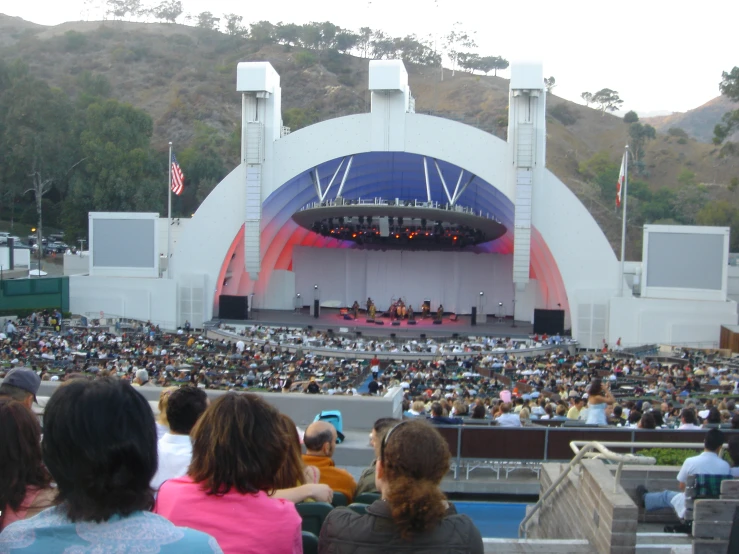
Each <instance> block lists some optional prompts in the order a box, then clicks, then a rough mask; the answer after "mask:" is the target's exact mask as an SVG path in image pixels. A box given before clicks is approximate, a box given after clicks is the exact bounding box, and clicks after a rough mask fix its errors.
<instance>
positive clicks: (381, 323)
mask: <svg viewBox="0 0 739 554" xmlns="http://www.w3.org/2000/svg"><path fill="white" fill-rule="evenodd" d="M375 325H385V322H384V321H375Z"/></svg>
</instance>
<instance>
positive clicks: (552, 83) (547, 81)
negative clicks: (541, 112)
mask: <svg viewBox="0 0 739 554" xmlns="http://www.w3.org/2000/svg"><path fill="white" fill-rule="evenodd" d="M544 86H545V87H547V93H551V92H552V90H553V89H554V87H556V86H557V80H556V79H555V78H554V77H545V78H544Z"/></svg>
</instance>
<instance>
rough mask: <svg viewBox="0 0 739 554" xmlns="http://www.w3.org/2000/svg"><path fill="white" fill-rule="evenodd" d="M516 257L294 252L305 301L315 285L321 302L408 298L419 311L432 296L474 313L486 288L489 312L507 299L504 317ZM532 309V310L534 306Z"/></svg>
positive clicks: (380, 302) (380, 304) (434, 303)
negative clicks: (512, 264) (473, 307)
mask: <svg viewBox="0 0 739 554" xmlns="http://www.w3.org/2000/svg"><path fill="white" fill-rule="evenodd" d="M511 263H512V258H511V256H506V255H500V254H474V253H471V252H403V251H400V250H395V251H394V250H389V251H385V252H383V251H381V250H358V249H341V248H310V247H303V246H296V247H295V249H294V251H293V268H294V270H295V292H296V293H300V294H301V296H302V298H303V299H304V304H310V303H311V302H312V301H313V286H314V285H315V284H317V285H318V286H319V290H320V300H321V304H322V305H334V306H351V305H352V304H353V303H354V301H355V300H356V301H358V302H359V304H360V305H361V306H364V303H365V301H366V300H367V297H368V296H369V297H371V298H372V299H373V301H374V302H375V305H376V306H377V309H378V310H386V309H387V308H388V307H389V306H390V303H391V301H392V300H393V299H397V298H403V299H404V300H405V302H406V303H407V304H411V305H412V306H413V309H414V311H415V312H420V306H421V304H422V302H423V301H424V300H425V299H426V298H428V299H429V300H431V307H432V310H436V308H437V307H438V306H439V304H440V303H441V304H443V305H444V310H445V311H447V312H457V313H461V314H469V313H470V312H471V309H472V306H476V307H478V309H479V307H480V306H479V301H480V298H479V296H480V292H481V291H482V292H484V293H485V294H484V304H485V306H484V309H485V312H486V313H489V314H497V311H498V302H503V311H504V314H505V315H512V313H513V287H512V286H511V279H510V274H511ZM532 313H533V309H532Z"/></svg>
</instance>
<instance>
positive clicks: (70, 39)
mask: <svg viewBox="0 0 739 554" xmlns="http://www.w3.org/2000/svg"><path fill="white" fill-rule="evenodd" d="M86 45H87V37H86V36H85V35H83V34H82V33H78V32H77V31H67V32H66V33H64V51H65V52H78V51H79V50H82V49H83V48H84V47H85V46H86Z"/></svg>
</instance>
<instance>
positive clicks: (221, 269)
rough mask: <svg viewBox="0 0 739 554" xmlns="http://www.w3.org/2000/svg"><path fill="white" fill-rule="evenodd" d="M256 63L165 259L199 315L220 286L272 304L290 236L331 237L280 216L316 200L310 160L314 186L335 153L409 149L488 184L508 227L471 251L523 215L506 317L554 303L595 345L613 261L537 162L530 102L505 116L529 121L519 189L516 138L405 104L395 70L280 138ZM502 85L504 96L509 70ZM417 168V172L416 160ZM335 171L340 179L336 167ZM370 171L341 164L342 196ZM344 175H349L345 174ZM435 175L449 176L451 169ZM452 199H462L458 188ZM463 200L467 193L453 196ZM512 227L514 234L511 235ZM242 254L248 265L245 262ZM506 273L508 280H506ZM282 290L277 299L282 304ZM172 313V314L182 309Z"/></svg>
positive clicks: (310, 240) (526, 315)
mask: <svg viewBox="0 0 739 554" xmlns="http://www.w3.org/2000/svg"><path fill="white" fill-rule="evenodd" d="M396 63H398V64H399V63H400V62H396ZM267 65H268V64H267ZM400 65H401V66H402V64H400ZM242 66H249V67H248V68H246V69H250V68H253V66H252V64H240V68H239V70H240V71H241V70H242ZM246 69H245V70H246ZM259 69H260V71H262V73H263V74H264V75H266V78H265V79H263V80H262V81H261V82H257V83H256V84H255V83H254V82H249V83H248V84H246V85H244V84H243V83H244V82H245V81H240V86H239V90H241V91H242V92H243V93H244V97H245V100H244V104H245V107H247V106H251V104H248V102H249V101H251V100H248V99H247V97H249V98H251V97H252V96H253V102H254V106H256V110H255V112H254V113H256V116H255V117H256V121H251V120H250V117H252V116H251V115H249V114H251V112H252V110H251V108H250V107H249V110H248V111H249V114H247V113H246V112H247V109H246V108H245V114H244V122H243V123H244V129H245V132H244V142H245V145H244V146H243V147H242V163H241V164H240V165H239V166H238V167H237V168H236V169H234V170H233V171H232V172H231V173H230V174H229V175H228V176H227V177H226V178H225V179H224V180H223V181H222V182H221V183H219V184H218V186H217V187H216V188H215V189H214V190H213V192H212V193H211V194H210V195H209V196H208V198H206V200H205V201H204V202H203V203H202V205H201V206H200V208H199V209H198V210H197V212H196V213H195V214H194V216H193V218H192V221H191V222H190V224H189V225H188V226H187V228H186V229H185V231H184V233H183V235H182V237H181V239H180V240H179V242H178V244H177V247H176V249H175V251H174V252H173V255H172V259H171V261H170V272H169V276H170V278H173V279H175V280H177V282H178V286H179V289H180V290H181V291H184V290H188V289H198V290H200V289H201V288H202V290H203V298H202V301H203V312H202V317H203V319H204V320H208V319H210V318H211V317H214V316H217V305H218V296H219V295H220V294H241V295H243V294H254V295H256V296H257V297H260V298H261V299H260V305H261V306H262V307H265V308H282V307H284V306H282V305H281V302H279V301H276V300H275V298H274V295H273V294H272V293H271V292H270V286H271V285H270V283H271V282H272V281H273V280H275V279H276V274H275V272H277V271H279V272H282V271H289V269H290V268H291V264H290V263H289V260H290V258H291V252H292V248H293V247H294V246H295V245H296V244H312V245H317V246H338V244H337V241H333V243H331V242H330V241H331V239H325V238H323V237H319V236H318V235H315V234H314V233H311V232H308V231H306V230H305V229H302V228H300V227H298V226H297V225H296V224H295V223H293V222H292V221H291V220H290V216H291V215H292V213H294V211H296V210H297V209H299V208H300V207H302V206H303V205H306V204H308V203H310V202H311V201H313V199H317V194H316V193H315V192H314V191H312V190H310V189H312V188H313V185H312V183H311V179H312V177H311V175H310V172H311V171H314V170H315V169H316V168H319V173H320V178H321V179H322V180H323V181H324V182H323V185H322V186H323V188H324V189H325V187H326V184H327V183H328V181H329V180H330V178H331V176H332V175H331V173H332V171H331V170H332V169H333V168H335V167H337V164H338V163H339V162H338V161H339V160H346V159H349V158H350V157H351V156H357V159H359V158H358V157H359V156H360V155H375V156H377V160H378V163H380V164H381V163H384V162H383V160H386V159H387V156H399V157H401V158H398V159H401V161H402V160H411V161H412V158H411V156H416V157H418V159H421V157H426V158H427V159H428V160H429V163H430V164H431V167H430V171H431V172H434V169H433V162H432V160H440V161H441V162H443V163H444V164H446V165H445V167H449V168H451V167H454V168H459V169H461V170H464V171H466V172H468V174H472V175H474V176H476V178H477V184H476V186H477V187H479V190H480V191H485V190H487V189H485V187H490V188H491V189H494V190H490V191H489V193H490V195H489V198H488V199H487V200H486V202H488V205H489V206H493V205H494V206H495V207H494V210H495V213H496V217H498V219H499V220H500V221H502V222H503V223H504V224H505V225H506V226H507V227H508V230H509V232H508V233H506V235H505V236H504V237H503V238H501V239H499V241H501V242H500V244H494V243H493V245H491V246H490V247H489V248H487V250H486V249H485V248H483V249H478V251H480V252H485V251H488V252H493V251H495V252H501V253H507V254H512V252H513V249H514V244H515V245H516V247H517V248H518V247H519V246H518V245H519V242H518V239H516V234H517V233H519V229H524V230H525V229H526V225H528V227H529V228H530V239H529V242H528V243H526V244H529V245H530V246H529V249H530V256H529V257H528V258H525V259H526V260H528V261H529V262H530V274H531V276H533V278H534V280H533V281H532V282H530V283H527V282H525V280H524V282H521V281H520V280H519V281H517V283H519V284H518V285H515V289H516V292H515V295H516V304H515V310H516V313H515V315H516V318H517V319H521V320H530V319H531V317H532V315H533V310H534V308H545V309H558V308H559V307H561V308H562V309H564V310H565V311H566V325H567V326H568V327H570V326H571V328H572V331H573V336H575V337H576V338H578V339H579V340H580V341H581V342H582V343H583V344H584V345H585V346H594V347H597V346H599V344H600V342H602V340H603V339H604V338H605V337H606V333H607V329H606V326H607V321H608V313H607V312H608V302H609V299H610V298H611V297H612V296H613V294H614V292H615V291H616V290H617V288H618V287H617V279H618V263H617V260H616V256H615V255H614V252H613V250H612V248H611V246H610V245H609V243H608V241H607V239H606V237H605V235H604V234H603V232H602V231H601V229H600V227H599V226H598V224H597V223H596V222H595V220H594V219H593V218H592V216H591V215H590V214H589V212H588V211H587V209H586V208H585V207H584V206H583V205H582V204H581V203H580V201H579V200H578V199H577V198H576V196H575V195H574V194H573V193H572V192H571V191H570V190H569V189H568V188H567V186H565V185H564V183H562V182H561V181H560V180H559V179H557V177H556V176H554V175H553V174H552V173H551V172H549V171H548V170H546V169H545V168H544V159H545V119H544V117H545V114H544V110H543V109H540V110H539V112H538V115H537V116H536V119H535V120H534V121H533V122H532V121H522V120H519V119H518V117H517V115H516V113H517V112H514V111H513V110H512V111H511V115H510V122H509V137H515V136H519V134H517V133H522V131H519V130H518V127H517V126H521V127H522V128H523V127H525V126H526V125H533V127H534V133H535V134H534V139H533V145H534V148H533V149H534V150H535V154H534V159H533V160H532V161H529V162H525V163H529V164H530V167H529V169H530V172H531V174H532V175H533V178H532V179H531V183H530V187H529V189H528V192H526V189H525V187H522V186H521V179H520V177H517V175H520V171H521V169H520V168H521V163H522V162H521V158H522V156H523V154H522V153H521V152H522V151H523V150H522V148H521V147H520V144H519V143H516V142H515V141H512V142H505V141H503V140H501V139H499V138H498V137H495V136H493V135H491V134H488V133H485V132H483V131H480V130H478V129H475V128H473V127H470V126H467V125H464V124H461V123H457V122H454V121H451V120H446V119H441V118H437V117H432V116H427V115H421V114H416V113H413V111H412V104H410V103H409V102H408V98H409V95H410V91H409V90H406V89H407V77H406V81H405V82H403V72H404V70H403V72H401V73H400V79H399V81H398V82H394V83H391V84H389V85H388V84H380V85H377V84H375V86H376V87H377V86H381V87H390V88H372V87H373V78H372V76H371V77H370V88H371V89H372V111H371V113H368V114H360V115H352V116H346V117H340V118H336V119H332V120H328V121H324V122H321V123H317V124H315V125H311V126H309V127H306V128H304V129H301V130H299V131H297V132H294V133H292V134H287V135H285V136H282V133H281V131H280V126H279V124H278V123H279V117H280V114H279V106H280V102H279V94H280V88H279V77H278V76H277V75H276V73H274V70H271V72H270V69H271V66H269V68H267V69H266V70H265V69H264V66H263V65H262V66H260V68H259ZM273 73H274V74H273ZM252 81H253V80H252ZM257 81H258V79H257ZM511 86H512V93H511V98H512V102H513V99H514V89H515V86H516V82H515V78H514V79H513V80H512V85H511ZM526 86H529V85H526ZM393 87H395V88H393ZM404 87H405V88H404ZM527 90H529V89H527ZM536 91H537V94H539V95H540V96H536V98H538V99H539V100H540V101H541V102H543V97H544V96H545V91H544V90H543V84H541V85H540V87H539V89H536ZM532 96H533V94H532ZM540 107H541V106H540ZM254 123H261V126H260V127H258V129H259V130H260V132H261V135H258V133H257V132H256V131H254V129H257V127H256V126H255V125H254ZM249 133H252V135H249ZM247 135H248V136H247ZM509 140H510V139H509ZM250 141H252V142H250ZM254 141H257V142H256V145H255V147H257V148H259V149H260V151H259V152H257V154H250V153H249V148H250V145H254ZM249 156H252V157H251V158H250V157H249ZM409 163H411V162H409ZM412 163H413V164H415V161H412ZM365 166H368V167H369V166H372V164H371V163H367V164H365ZM256 169H258V175H259V182H258V187H259V188H258V191H259V198H260V201H261V206H260V209H259V211H258V213H257V212H256V211H254V210H252V211H251V212H250V211H249V210H247V212H246V214H245V208H244V207H245V206H247V205H248V204H249V198H250V196H249V195H250V190H251V194H252V198H253V192H254V190H253V187H254V177H253V175H256V174H257V172H256ZM321 169H322V170H323V171H324V172H325V173H322V172H321V171H320V170H321ZM248 171H251V172H252V173H250V174H249V175H252V176H251V177H248ZM353 171H354V173H353ZM418 171H419V175H422V172H423V169H422V167H421V165H420V164H419V165H418ZM517 172H518V173H517ZM378 175H379V174H378ZM338 178H341V172H340V174H339V177H338ZM382 178H383V179H385V178H387V175H385V174H382ZM372 179H373V173H372V169H371V168H370V169H368V168H367V167H365V168H364V169H358V168H353V169H352V170H350V171H349V173H348V175H347V185H346V188H345V191H346V192H345V195H344V196H345V197H348V198H352V197H351V196H350V195H351V190H352V187H353V186H356V187H359V186H360V184H361V186H369V185H368V183H371V182H372ZM351 180H355V183H354V184H352V182H351ZM447 180H456V174H455V175H454V176H453V179H452V178H451V175H450V176H449V177H448V178H447ZM390 185H391V183H390ZM337 186H338V185H337V184H335V185H334V187H337ZM451 186H453V183H452V185H451ZM614 186H615V185H614ZM250 187H252V189H250ZM380 188H382V187H380ZM357 190H359V189H357ZM378 190H380V189H378ZM522 191H523V192H522ZM436 192H437V193H438V190H437V191H436ZM298 193H300V194H298ZM301 194H302V196H301ZM526 195H528V196H526ZM480 196H482V195H480ZM527 198H528V205H530V209H528V208H527V209H526V210H522V209H521V208H520V206H521V203H522V199H523V200H526V199H527ZM460 203H461V204H465V202H464V196H462V199H461V200H460ZM471 203H474V202H472V201H470V202H468V203H467V204H465V205H469V204H471ZM471 207H475V206H471ZM524 212H527V213H528V214H529V215H528V220H526V219H525V218H523V219H522V214H523V215H525V213H524ZM245 222H247V224H246V225H245ZM254 222H256V223H257V225H258V227H255V225H254ZM250 225H251V226H250ZM245 228H246V231H245ZM255 228H256V229H259V232H258V233H257V236H258V245H259V246H258V257H259V260H258V265H256V266H255V265H253V264H254V261H253V260H252V261H250V258H249V256H251V255H253V252H251V253H250V250H249V248H250V246H249V245H248V243H249V241H248V240H247V241H245V240H244V237H245V236H246V237H252V238H254V233H253V231H252V232H250V231H249V229H251V230H253V229H255ZM524 234H525V233H523V232H522V233H521V235H522V236H523V235H524ZM496 242H497V241H496ZM250 263H251V264H252V265H251V266H250V267H251V268H248V267H247V266H248V265H249V264H250ZM255 267H256V268H257V272H258V278H257V279H256V280H253V279H252V278H251V277H253V276H256V274H257V273H255V272H254V268H255ZM250 273H251V276H250ZM278 280H279V279H278ZM514 281H515V280H514V279H512V280H511V286H512V287H514ZM229 282H230V283H231V285H230V286H229V284H228V283H229ZM224 283H226V285H224ZM229 287H230V288H229ZM283 292H284V291H283ZM181 296H183V295H182V294H181ZM291 300H292V298H289V299H288V302H289V301H291ZM179 319H182V321H184V319H185V318H184V317H183V315H182V313H180V315H179Z"/></svg>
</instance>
